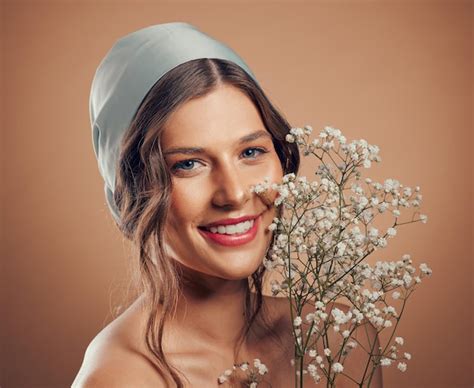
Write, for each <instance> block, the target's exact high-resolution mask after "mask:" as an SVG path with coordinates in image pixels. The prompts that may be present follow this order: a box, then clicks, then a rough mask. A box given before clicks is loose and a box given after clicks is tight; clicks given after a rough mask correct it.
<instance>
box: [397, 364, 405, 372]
mask: <svg viewBox="0 0 474 388" xmlns="http://www.w3.org/2000/svg"><path fill="white" fill-rule="evenodd" d="M397 368H398V369H400V370H401V371H402V372H405V371H406V370H407V364H405V363H404V362H399V363H398V367H397Z"/></svg>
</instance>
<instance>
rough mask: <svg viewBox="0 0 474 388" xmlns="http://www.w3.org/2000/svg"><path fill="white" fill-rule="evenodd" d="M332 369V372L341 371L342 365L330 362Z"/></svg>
mask: <svg viewBox="0 0 474 388" xmlns="http://www.w3.org/2000/svg"><path fill="white" fill-rule="evenodd" d="M332 370H333V371H334V373H341V372H342V371H343V370H344V367H343V366H342V364H340V363H339V362H335V363H334V364H332Z"/></svg>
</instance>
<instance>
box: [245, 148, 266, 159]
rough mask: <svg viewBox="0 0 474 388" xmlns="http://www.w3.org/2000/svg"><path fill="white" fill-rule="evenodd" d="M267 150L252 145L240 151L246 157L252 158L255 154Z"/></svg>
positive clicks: (263, 152) (264, 152)
mask: <svg viewBox="0 0 474 388" xmlns="http://www.w3.org/2000/svg"><path fill="white" fill-rule="evenodd" d="M267 152H268V151H267V150H266V149H264V148H259V147H252V148H247V149H246V150H244V152H242V154H243V155H244V156H246V159H253V158H255V157H256V156H258V155H260V154H266V153H267Z"/></svg>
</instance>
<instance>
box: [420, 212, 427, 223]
mask: <svg viewBox="0 0 474 388" xmlns="http://www.w3.org/2000/svg"><path fill="white" fill-rule="evenodd" d="M420 220H421V222H423V223H424V224H426V222H427V221H428V216H427V215H426V214H420Z"/></svg>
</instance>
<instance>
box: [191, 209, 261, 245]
mask: <svg viewBox="0 0 474 388" xmlns="http://www.w3.org/2000/svg"><path fill="white" fill-rule="evenodd" d="M261 218H262V217H260V215H259V216H257V218H255V216H250V217H249V216H247V217H240V218H227V219H226V220H221V221H217V222H213V223H212V224H209V225H206V228H207V227H211V226H215V225H229V224H236V223H239V222H244V221H247V220H252V219H253V220H254V222H253V226H252V227H251V228H250V229H249V230H247V231H246V232H244V233H236V234H223V233H212V232H211V231H210V230H207V229H202V228H198V230H199V232H200V233H201V234H202V235H203V236H204V237H205V238H206V239H208V240H209V241H211V242H213V243H217V244H220V245H224V246H228V247H235V246H238V245H243V244H247V243H249V242H250V241H252V240H253V239H254V238H255V236H256V235H257V232H258V228H259V226H260V220H261Z"/></svg>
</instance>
